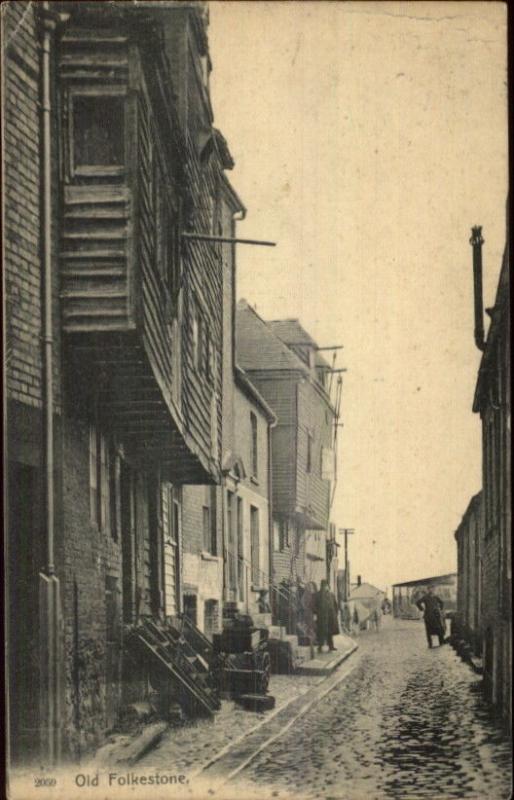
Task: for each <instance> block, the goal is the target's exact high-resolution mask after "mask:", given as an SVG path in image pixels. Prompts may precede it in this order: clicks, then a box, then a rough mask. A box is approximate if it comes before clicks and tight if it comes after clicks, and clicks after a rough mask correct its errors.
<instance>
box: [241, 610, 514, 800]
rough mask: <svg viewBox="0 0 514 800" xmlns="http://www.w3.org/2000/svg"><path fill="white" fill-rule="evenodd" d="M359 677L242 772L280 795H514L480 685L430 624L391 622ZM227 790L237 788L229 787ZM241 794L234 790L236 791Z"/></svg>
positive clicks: (365, 657) (364, 648)
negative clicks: (435, 642)
mask: <svg viewBox="0 0 514 800" xmlns="http://www.w3.org/2000/svg"><path fill="white" fill-rule="evenodd" d="M359 645H360V646H359V651H358V653H357V654H355V655H354V656H353V658H354V659H356V661H357V662H358V663H357V665H356V668H355V669H354V670H353V672H352V674H351V675H350V676H349V677H348V678H347V679H346V680H345V681H344V682H343V683H341V684H340V685H339V686H338V687H336V688H335V689H334V691H333V692H330V694H328V695H327V696H326V697H325V699H324V700H323V701H322V702H321V703H320V704H319V705H318V706H317V707H316V708H315V709H314V710H312V711H311V712H309V713H308V714H307V715H306V716H304V717H302V718H301V719H299V720H298V721H297V722H295V724H294V725H293V726H292V727H291V728H290V729H289V730H288V731H287V732H286V733H285V734H284V735H283V736H282V737H281V738H280V739H278V740H277V741H276V742H274V743H273V745H272V746H271V747H269V748H267V749H266V750H264V751H263V752H262V753H261V754H260V755H259V756H257V758H256V759H255V760H254V761H253V762H252V763H251V764H250V765H249V767H248V768H247V769H246V770H245V771H244V772H242V773H241V774H240V776H239V778H238V780H237V784H236V785H235V786H233V790H235V789H237V787H240V796H241V791H243V788H244V790H245V794H248V795H249V791H251V789H252V788H259V787H260V790H261V791H262V788H263V787H264V786H266V788H267V790H268V791H270V793H271V795H272V796H273V797H280V798H284V797H288V796H294V797H297V798H300V797H301V798H323V800H332V798H345V800H353V799H355V800H363V799H364V798H377V800H380V798H402V800H404V799H405V800H407V799H409V798H425V797H431V798H453V797H465V798H471V797H473V798H475V797H476V798H491V800H493V799H494V800H501V798H507V797H508V796H509V794H510V771H511V770H510V747H509V743H508V741H507V739H506V738H505V734H504V732H503V731H502V729H501V728H500V726H499V725H498V723H497V722H496V721H495V720H494V719H493V718H492V716H491V713H490V712H489V711H488V710H487V706H486V705H485V703H484V702H483V700H482V697H481V693H480V690H479V679H478V678H477V676H475V675H474V674H473V673H472V672H471V670H470V669H469V667H467V666H466V665H465V664H463V663H462V662H461V660H460V659H459V658H458V657H457V655H456V654H455V653H454V652H453V650H452V649H451V648H450V646H448V645H445V646H444V647H442V648H439V647H434V648H433V649H432V650H429V649H428V648H427V646H426V641H425V635H424V629H423V625H422V623H420V622H414V621H397V620H392V619H390V618H389V619H387V618H386V619H384V624H383V625H382V628H381V630H380V632H379V633H378V634H377V633H374V632H369V633H366V634H364V635H362V636H361V637H360V640H359ZM227 788H228V787H227ZM231 791H232V790H231Z"/></svg>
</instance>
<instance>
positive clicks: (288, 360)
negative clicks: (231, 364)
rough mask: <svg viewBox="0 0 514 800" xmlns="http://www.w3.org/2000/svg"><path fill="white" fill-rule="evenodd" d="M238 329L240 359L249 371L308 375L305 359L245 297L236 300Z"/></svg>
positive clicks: (237, 341)
mask: <svg viewBox="0 0 514 800" xmlns="http://www.w3.org/2000/svg"><path fill="white" fill-rule="evenodd" d="M236 331H237V335H236V350H237V363H238V364H239V366H240V367H242V368H243V369H244V370H245V371H246V372H251V371H252V370H293V371H296V372H300V373H302V375H309V370H308V368H307V367H306V366H305V364H304V363H303V362H302V360H301V359H300V358H299V357H298V356H297V355H296V354H295V353H293V351H292V350H290V349H289V347H287V345H285V344H284V342H283V341H282V340H281V339H280V338H279V337H278V336H276V335H275V334H274V333H273V330H272V329H271V328H270V326H269V324H268V323H267V322H265V321H264V320H263V319H262V317H260V316H259V315H258V314H257V312H256V311H255V310H254V309H253V308H251V307H250V306H249V305H248V303H247V301H246V300H240V301H239V302H238V304H237V308H236Z"/></svg>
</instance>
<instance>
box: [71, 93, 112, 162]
mask: <svg viewBox="0 0 514 800" xmlns="http://www.w3.org/2000/svg"><path fill="white" fill-rule="evenodd" d="M124 107H125V100H124V98H123V97H119V96H113V95H109V96H91V97H90V96H86V95H77V96H75V97H74V98H73V148H74V149H73V152H74V164H75V167H120V166H123V164H124V163H125V141H124Z"/></svg>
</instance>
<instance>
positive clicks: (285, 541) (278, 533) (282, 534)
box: [273, 519, 290, 553]
mask: <svg viewBox="0 0 514 800" xmlns="http://www.w3.org/2000/svg"><path fill="white" fill-rule="evenodd" d="M289 545H290V541H289V523H288V522H287V520H286V519H275V520H273V549H274V550H275V551H276V552H278V553H283V552H284V550H286V549H287V548H288V547H289Z"/></svg>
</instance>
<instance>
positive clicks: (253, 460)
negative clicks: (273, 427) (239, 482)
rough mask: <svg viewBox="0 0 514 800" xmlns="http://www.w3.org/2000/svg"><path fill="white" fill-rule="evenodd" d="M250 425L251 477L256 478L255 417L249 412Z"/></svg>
mask: <svg viewBox="0 0 514 800" xmlns="http://www.w3.org/2000/svg"><path fill="white" fill-rule="evenodd" d="M250 427H251V437H252V438H251V444H250V446H251V456H250V463H251V465H252V477H253V478H257V476H258V471H259V469H258V468H259V453H258V449H257V417H256V416H255V414H254V413H253V411H251V412H250Z"/></svg>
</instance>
